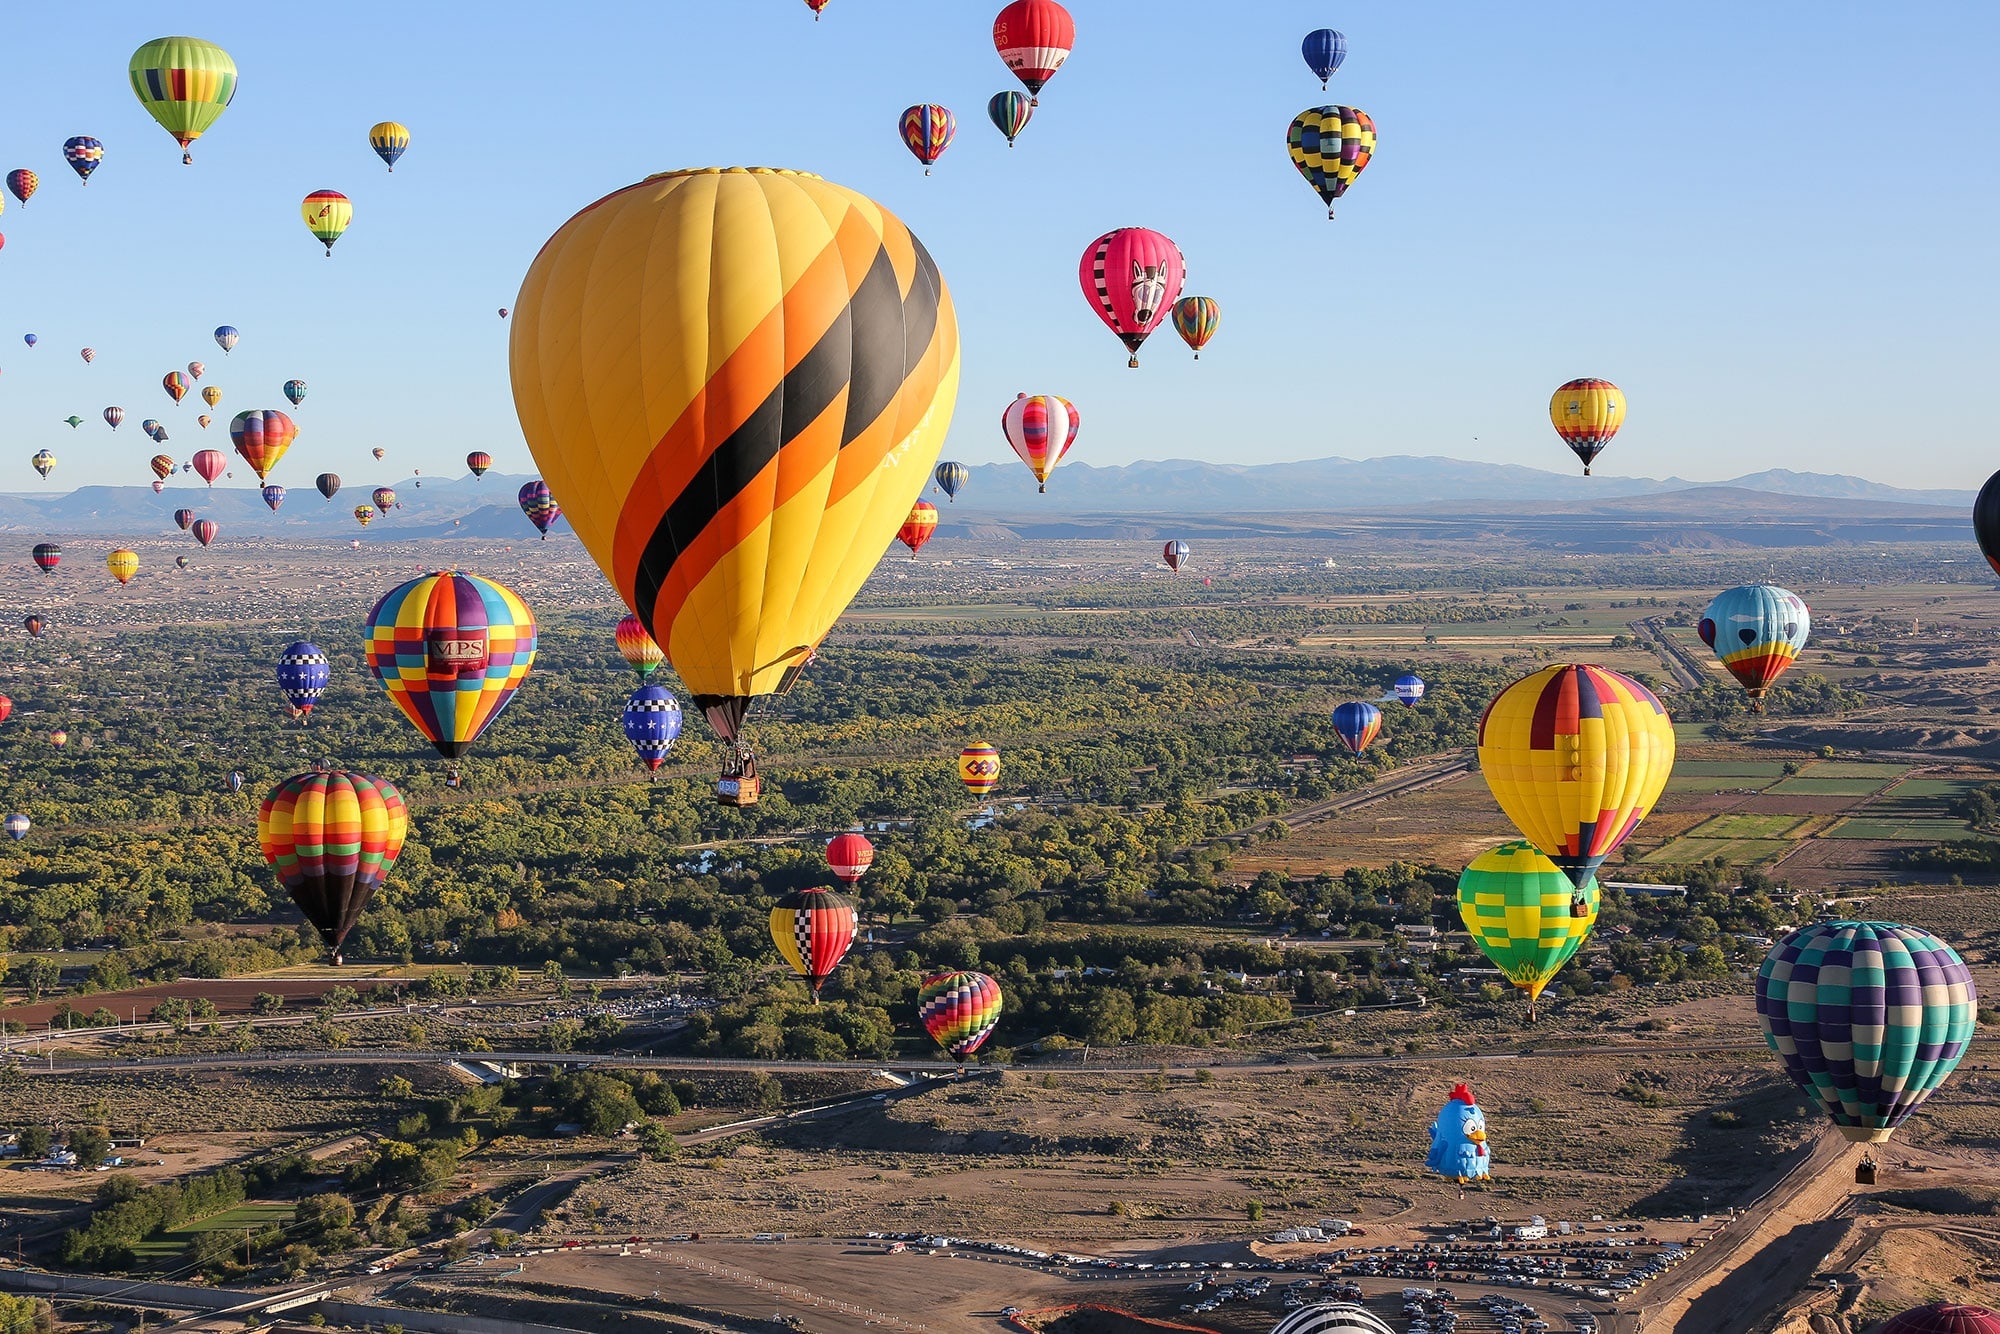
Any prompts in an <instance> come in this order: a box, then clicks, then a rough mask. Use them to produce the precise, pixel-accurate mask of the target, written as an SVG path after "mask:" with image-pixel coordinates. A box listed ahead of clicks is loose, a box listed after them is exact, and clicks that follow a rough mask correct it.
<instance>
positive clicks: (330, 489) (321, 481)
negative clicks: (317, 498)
mask: <svg viewBox="0 0 2000 1334" xmlns="http://www.w3.org/2000/svg"><path fill="white" fill-rule="evenodd" d="M313 485H314V486H315V487H316V488H318V490H319V493H320V494H321V495H323V496H325V497H326V498H327V499H328V500H332V499H333V498H334V496H335V495H336V494H338V493H339V491H340V474H339V473H334V472H323V473H321V474H320V475H319V476H318V477H315V478H314V479H313Z"/></svg>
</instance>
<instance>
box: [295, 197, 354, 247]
mask: <svg viewBox="0 0 2000 1334" xmlns="http://www.w3.org/2000/svg"><path fill="white" fill-rule="evenodd" d="M299 215H300V216H301V217H303V218H304V219H305V220H306V230H307V231H309V232H311V233H312V234H313V235H314V236H315V237H317V238H318V239H319V240H320V242H321V243H323V244H324V245H325V246H326V253H327V257H328V258H332V256H333V243H334V242H335V241H338V240H339V239H340V237H341V234H342V233H343V232H345V231H346V230H347V226H348V224H349V223H351V222H353V221H354V205H353V203H352V202H351V201H350V200H349V199H348V198H347V196H346V195H344V194H342V193H340V191H338V190H315V191H313V192H312V193H311V194H309V195H307V196H306V197H305V199H304V200H302V201H300V203H299Z"/></svg>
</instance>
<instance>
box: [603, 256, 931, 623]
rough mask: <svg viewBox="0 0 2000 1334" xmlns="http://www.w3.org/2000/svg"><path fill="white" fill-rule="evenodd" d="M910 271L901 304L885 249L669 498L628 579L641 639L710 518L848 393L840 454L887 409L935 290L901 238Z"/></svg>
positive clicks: (916, 357)
mask: <svg viewBox="0 0 2000 1334" xmlns="http://www.w3.org/2000/svg"><path fill="white" fill-rule="evenodd" d="M910 240H911V244H912V245H913V246H914V247H915V250H916V256H917V272H916V275H915V281H914V282H913V283H912V284H911V288H910V294H909V297H908V299H907V300H906V299H905V298H904V297H903V296H902V294H901V292H900V291H899V289H898V284H897V282H896V270H895V267H894V265H893V264H892V263H891V262H890V259H889V252H888V251H887V249H886V248H883V249H878V250H877V251H876V253H875V259H874V261H873V262H872V263H871V264H870V265H869V266H868V272H867V274H866V275H865V276H864V277H863V278H862V280H861V284H860V286H859V287H858V288H857V289H856V290H855V293H854V295H853V296H852V297H851V298H849V300H848V303H847V305H846V306H845V307H844V308H843V309H842V310H841V312H840V314H839V316H838V317H836V318H835V320H834V322H833V324H832V326H831V327H829V328H828V329H827V331H826V332H825V333H824V334H822V335H821V336H820V340H819V342H817V343H816V344H814V345H813V348H812V350H811V351H810V352H808V353H806V355H805V356H804V357H803V358H801V359H800V361H799V363H798V365H796V366H794V367H792V369H791V370H790V371H789V372H787V373H786V375H785V378H784V379H783V380H782V381H780V382H779V384H778V387H777V388H776V389H774V390H772V392H771V394H770V395H769V396H768V397H767V398H765V400H764V401H763V402H762V403H760V404H758V405H757V407H756V409H755V410H754V411H753V412H752V413H751V414H750V416H749V418H748V419H747V420H745V421H744V422H743V424H742V425H741V426H739V427H737V428H736V429H735V430H734V431H732V432H731V433H730V435H729V438H728V439H726V440H724V441H723V442H722V443H721V444H719V445H717V446H716V448H715V450H714V452H713V453H711V454H710V455H709V457H708V459H707V461H706V462H704V463H703V464H702V466H701V467H700V469H698V470H697V471H696V473H695V475H694V477H693V478H692V479H690V480H689V482H688V484H687V486H686V487H685V488H683V489H682V491H681V493H680V494H679V495H678V496H676V497H674V501H673V503H672V504H671V505H669V506H667V510H666V513H665V514H663V515H662V516H661V517H660V523H659V526H658V527H656V528H655V529H654V530H653V535H652V537H651V538H649V539H648V540H647V542H646V549H645V551H644V552H643V553H642V554H641V555H640V558H639V568H638V570H637V572H636V573H635V575H634V578H633V592H634V593H635V594H637V599H636V600H637V602H638V606H639V615H640V619H642V620H643V621H644V622H645V623H646V629H647V631H648V632H649V633H651V632H652V631H653V629H654V625H653V604H654V602H655V601H656V600H657V599H658V598H659V594H660V589H661V588H663V587H664V586H665V585H666V582H667V578H668V575H669V574H670V573H671V571H672V570H673V568H674V562H676V561H678V560H679V559H680V557H681V553H682V552H684V551H686V550H687V548H688V547H689V546H691V545H692V544H693V543H694V542H695V540H696V539H697V538H698V537H700V535H701V533H702V530H703V529H705V528H707V527H708V525H709V524H710V523H712V522H714V520H715V517H716V515H718V514H720V513H721V512H722V510H723V507H724V506H726V505H728V504H729V503H730V502H731V501H733V500H734V499H736V497H737V496H739V495H741V494H742V493H743V490H744V488H746V487H748V486H749V485H750V483H751V482H752V481H753V480H754V479H755V478H756V477H757V475H758V474H759V473H761V472H763V470H764V469H765V468H766V467H768V466H769V465H770V463H771V460H772V459H774V458H776V457H777V456H778V451H779V450H781V449H783V448H784V447H785V446H786V445H788V444H790V443H791V442H792V441H793V440H795V439H796V438H798V436H799V434H800V433H801V432H802V431H804V430H805V429H806V428H807V427H808V426H810V425H812V423H813V422H815V421H817V420H819V418H820V416H821V415H822V414H823V413H824V412H825V411H826V410H827V408H828V407H829V406H831V405H832V403H833V401H834V399H835V398H837V397H838V396H839V394H840V391H841V389H843V388H846V387H849V386H851V388H850V390H849V394H848V402H847V415H846V418H845V420H844V421H843V423H842V426H841V437H840V443H841V445H842V447H845V446H847V445H849V444H851V443H853V441H855V440H856V439H858V438H859V437H860V436H861V434H862V433H863V432H864V431H865V430H866V429H867V428H868V427H869V426H870V425H872V424H873V423H874V422H875V420H876V419H877V418H879V417H880V416H881V415H882V413H883V412H884V411H886V410H887V409H888V407H889V405H890V404H891V403H893V402H895V398H896V394H897V391H898V390H900V389H901V388H902V386H903V384H904V382H905V381H906V380H907V379H908V378H909V374H910V370H911V369H913V368H914V367H915V366H916V365H917V363H919V362H920V361H921V360H922V358H923V354H924V351H925V349H926V348H927V347H928V346H929V344H930V341H931V338H932V337H933V336H934V335H935V333H936V330H937V317H938V308H939V305H940V302H941V300H942V291H943V285H942V283H941V281H940V279H939V277H938V271H937V265H936V263H935V262H933V261H932V259H931V257H930V255H929V253H928V252H927V251H925V250H924V248H923V246H922V245H921V244H918V243H917V241H916V238H915V237H911V238H910Z"/></svg>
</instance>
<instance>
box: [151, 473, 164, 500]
mask: <svg viewBox="0 0 2000 1334" xmlns="http://www.w3.org/2000/svg"><path fill="white" fill-rule="evenodd" d="M166 489H167V484H166V483H165V482H163V481H161V480H160V479H159V478H157V477H155V478H154V479H153V494H154V495H156V496H157V495H159V494H160V492H162V491H164V490H166Z"/></svg>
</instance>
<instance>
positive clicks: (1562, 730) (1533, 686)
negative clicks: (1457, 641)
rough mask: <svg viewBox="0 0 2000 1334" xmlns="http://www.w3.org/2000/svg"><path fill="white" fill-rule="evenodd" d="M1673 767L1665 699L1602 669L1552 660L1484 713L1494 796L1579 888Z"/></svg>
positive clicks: (1482, 744) (1482, 764)
mask: <svg viewBox="0 0 2000 1334" xmlns="http://www.w3.org/2000/svg"><path fill="white" fill-rule="evenodd" d="M1673 767H1674V727H1673V720H1672V719H1671V718H1669V717H1668V716H1667V711H1666V709H1665V707H1663V706H1662V705H1661V703H1660V701H1659V700H1658V699H1656V698H1655V697H1654V695H1653V692H1652V691H1650V690H1648V689H1646V687H1644V686H1642V685H1640V684H1639V683H1638V682H1637V681H1634V680H1633V679H1632V678H1630V677H1628V676H1621V675H1620V674H1619V673H1617V672H1614V671H1609V670H1607V669H1606V668H1603V667H1592V666H1584V665H1567V664H1566V665H1559V666H1555V667H1544V668H1543V669H1542V670H1541V671H1539V672H1535V673H1534V674H1532V675H1530V676H1525V677H1523V678H1521V679H1520V680H1519V681H1516V682H1515V683H1514V684H1513V685H1510V686H1508V687H1507V688H1506V689H1505V690H1503V691H1501V692H1500V694H1499V695H1497V696H1495V697H1494V700H1493V702H1492V703H1491V704H1489V705H1487V706H1486V714H1485V716H1484V717H1483V718H1481V719H1480V720H1479V769H1480V773H1481V774H1482V776H1484V778H1485V779H1486V786H1487V787H1488V788H1489V789H1491V790H1492V793H1493V797H1494V800H1496V801H1498V802H1499V803H1500V809H1501V810H1503V811H1505V812H1506V813H1507V818H1508V819H1510V820H1512V821H1513V822H1514V826H1515V827H1516V828H1517V829H1519V830H1520V831H1521V833H1522V835H1523V836H1524V837H1526V838H1527V840H1528V841H1529V842H1530V843H1532V844H1534V845H1535V846H1536V847H1537V848H1540V849H1541V850H1542V852H1543V853H1545V854H1547V856H1548V858H1549V860H1550V861H1552V862H1554V863H1555V864H1556V865H1557V866H1559V867H1561V868H1562V870H1563V873H1564V874H1566V875H1567V876H1569V878H1570V881H1571V883H1572V884H1574V885H1575V886H1576V887H1577V888H1578V889H1582V888H1584V887H1585V886H1587V885H1588V884H1589V883H1590V878H1591V876H1592V875H1593V874H1594V873H1595V872H1596V870H1597V868H1598V866H1600V865H1601V864H1602V863H1603V861H1604V859H1605V858H1606V857H1608V856H1609V855H1610V854H1611V853H1612V852H1614V851H1616V850H1617V848H1618V846H1619V845H1620V844H1622V843H1624V841H1625V840H1626V839H1627V838H1629V837H1631V835H1632V831H1633V830H1635V829H1637V828H1638V827H1639V822H1640V821H1641V820H1643V819H1645V818H1646V816H1647V815H1648V814H1649V813H1650V812H1651V811H1652V809H1653V803H1654V802H1656V801H1658V800H1659V797H1660V793H1661V791H1662V790H1664V789H1665V787H1666V785H1667V776H1668V774H1669V773H1671V772H1672V770H1673Z"/></svg>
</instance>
